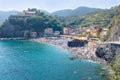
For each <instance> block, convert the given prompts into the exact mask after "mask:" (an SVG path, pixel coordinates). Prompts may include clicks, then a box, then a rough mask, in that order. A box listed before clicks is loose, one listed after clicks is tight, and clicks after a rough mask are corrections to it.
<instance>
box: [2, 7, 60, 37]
mask: <svg viewBox="0 0 120 80" xmlns="http://www.w3.org/2000/svg"><path fill="white" fill-rule="evenodd" d="M31 10H33V11H36V15H34V16H21V15H11V16H10V17H9V18H8V20H6V21H5V22H4V23H3V25H2V26H1V28H0V37H23V35H24V32H25V31H29V32H30V31H34V32H38V33H39V36H40V35H41V36H42V35H43V34H44V29H45V28H53V30H54V31H55V30H58V31H62V27H61V25H60V23H59V22H58V21H57V20H56V19H54V18H53V17H51V16H48V15H46V14H44V13H42V12H40V11H39V10H36V9H31Z"/></svg>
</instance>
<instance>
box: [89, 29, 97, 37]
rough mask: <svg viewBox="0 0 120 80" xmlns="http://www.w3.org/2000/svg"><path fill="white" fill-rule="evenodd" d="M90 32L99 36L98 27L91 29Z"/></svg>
mask: <svg viewBox="0 0 120 80" xmlns="http://www.w3.org/2000/svg"><path fill="white" fill-rule="evenodd" d="M90 34H91V35H92V36H94V37H96V36H98V34H99V32H98V30H97V29H90Z"/></svg>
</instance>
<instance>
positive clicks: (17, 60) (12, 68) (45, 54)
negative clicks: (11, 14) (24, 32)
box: [0, 41, 104, 80]
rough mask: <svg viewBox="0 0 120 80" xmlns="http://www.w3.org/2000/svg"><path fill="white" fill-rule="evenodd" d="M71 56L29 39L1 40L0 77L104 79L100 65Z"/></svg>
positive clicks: (6, 79) (19, 79)
mask: <svg viewBox="0 0 120 80" xmlns="http://www.w3.org/2000/svg"><path fill="white" fill-rule="evenodd" d="M71 55H72V54H70V53H68V52H67V51H65V50H62V49H60V48H56V47H52V46H49V45H45V44H39V43H35V42H30V41H0V80H82V78H85V79H86V80H88V78H90V77H91V78H92V80H104V77H102V76H100V75H99V70H100V68H101V66H100V65H98V64H95V63H91V62H88V61H79V60H74V61H71V60H69V58H68V57H69V56H71Z"/></svg>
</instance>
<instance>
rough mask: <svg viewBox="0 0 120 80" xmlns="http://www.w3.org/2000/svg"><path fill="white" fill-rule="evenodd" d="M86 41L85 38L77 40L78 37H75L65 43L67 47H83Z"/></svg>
mask: <svg viewBox="0 0 120 80" xmlns="http://www.w3.org/2000/svg"><path fill="white" fill-rule="evenodd" d="M87 43H88V41H87V40H78V39H75V40H73V41H69V42H68V44H67V45H68V46H69V47H83V46H84V45H85V44H87Z"/></svg>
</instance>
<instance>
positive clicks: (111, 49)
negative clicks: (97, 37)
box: [96, 44, 120, 64]
mask: <svg viewBox="0 0 120 80" xmlns="http://www.w3.org/2000/svg"><path fill="white" fill-rule="evenodd" d="M118 54H120V45H119V44H105V45H102V46H100V47H98V48H97V49H96V55H97V56H98V57H99V58H102V59H104V60H105V61H106V62H107V64H110V63H112V62H113V61H114V60H115V59H116V57H117V55H118Z"/></svg>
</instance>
